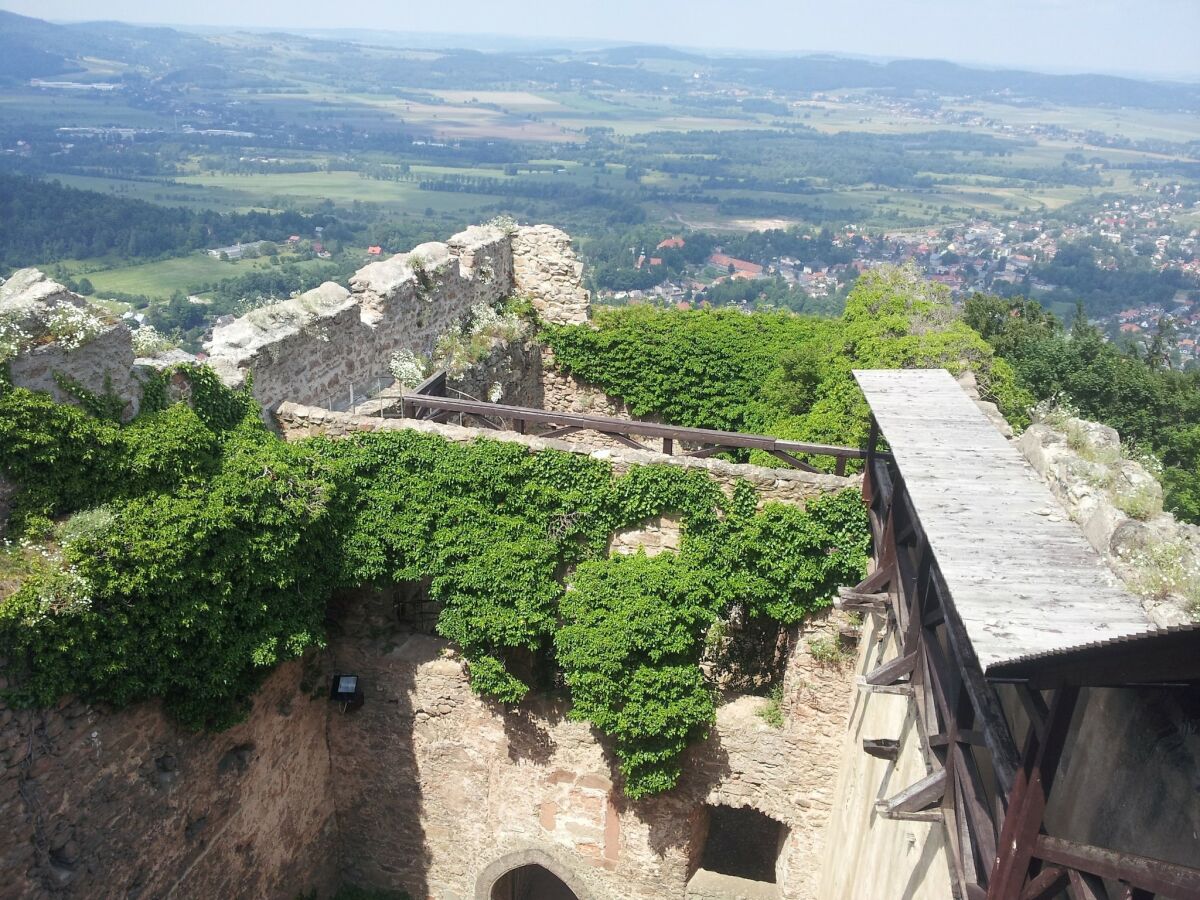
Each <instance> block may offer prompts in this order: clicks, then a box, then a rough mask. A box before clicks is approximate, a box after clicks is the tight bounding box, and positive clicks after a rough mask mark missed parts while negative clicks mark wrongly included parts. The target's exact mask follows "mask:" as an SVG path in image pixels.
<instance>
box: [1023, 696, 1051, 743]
mask: <svg viewBox="0 0 1200 900" xmlns="http://www.w3.org/2000/svg"><path fill="white" fill-rule="evenodd" d="M1017 697H1018V698H1019V699H1020V701H1021V706H1023V707H1025V714H1026V715H1027V716H1029V724H1030V725H1031V726H1032V727H1033V730H1034V732H1035V733H1036V734H1037V736H1038V739H1039V740H1041V739H1042V737H1044V736H1045V733H1046V719H1047V718H1048V717H1049V715H1050V708H1049V707H1048V706H1046V701H1045V700H1044V699H1043V698H1042V695H1041V692H1039V691H1036V690H1034V689H1033V688H1031V687H1030V686H1029V685H1027V684H1022V685H1018V686H1017Z"/></svg>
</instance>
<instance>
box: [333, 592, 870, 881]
mask: <svg viewBox="0 0 1200 900" xmlns="http://www.w3.org/2000/svg"><path fill="white" fill-rule="evenodd" d="M346 603H347V606H346V608H343V609H342V610H341V612H340V614H339V617H338V619H339V630H340V633H339V634H337V635H335V636H334V637H333V638H332V640H331V642H330V654H331V657H332V661H333V665H334V666H335V667H336V668H337V670H339V671H353V672H355V673H357V674H358V675H359V676H360V678H361V679H362V680H363V684H364V685H365V690H366V702H365V704H364V706H363V707H362V709H360V710H358V711H355V712H350V713H347V714H345V715H344V716H343V715H340V714H336V713H335V714H334V715H333V717H332V719H331V723H330V747H331V751H332V754H333V757H334V758H335V759H339V760H345V761H346V765H345V766H344V769H343V773H342V775H341V777H339V779H338V789H337V791H336V798H337V804H338V822H339V824H340V828H341V835H342V847H343V866H344V868H343V874H344V875H345V877H346V878H347V879H348V880H350V881H352V882H355V883H358V884H362V885H369V886H374V887H379V888H387V889H405V890H408V891H409V892H410V893H411V894H412V895H413V896H414V897H426V896H429V897H445V898H449V897H457V898H472V897H487V896H488V891H489V890H490V888H491V885H492V883H493V881H494V880H495V878H496V877H498V876H499V875H500V874H502V873H503V871H505V869H506V868H509V867H511V866H512V865H515V864H517V863H519V862H522V861H534V862H541V863H542V864H544V865H546V866H547V867H550V868H552V870H553V871H556V872H557V873H559V874H560V875H561V876H563V877H564V880H566V881H567V882H568V884H571V885H573V886H575V887H576V888H577V893H578V895H579V896H580V898H581V900H582V898H584V897H588V898H593V900H609V898H611V900H618V898H620V900H624V898H632V897H642V898H647V900H649V898H663V897H684V896H685V895H688V884H689V880H690V879H692V877H693V876H694V875H695V874H696V871H697V867H698V865H699V861H700V858H701V855H702V850H703V844H704V839H705V834H706V830H707V824H706V821H707V813H706V805H709V804H721V805H729V806H738V807H750V808H753V809H757V810H759V811H760V812H763V813H765V814H767V815H769V816H771V817H772V818H774V819H776V820H777V821H779V822H782V823H783V824H784V825H785V826H787V828H788V832H787V837H786V839H785V841H784V844H783V847H782V848H781V852H780V856H779V863H778V873H779V879H780V882H779V886H778V889H777V891H778V896H780V897H782V898H797V900H799V898H810V897H814V896H817V895H816V894H815V893H814V891H815V886H816V874H817V870H818V862H819V859H820V856H821V852H822V848H823V834H824V828H825V825H826V822H827V820H828V817H829V812H830V809H831V807H832V802H833V789H832V787H833V782H834V778H835V776H836V771H837V767H838V754H839V749H840V746H841V735H842V729H843V726H844V722H845V718H846V715H847V711H848V708H849V702H850V697H851V694H852V687H851V685H850V683H849V673H848V672H847V671H843V670H841V669H839V668H837V667H828V666H825V665H822V664H820V663H817V662H816V661H815V660H814V659H813V658H812V656H811V654H810V653H809V652H808V638H809V637H811V636H812V635H823V634H825V633H826V632H827V631H828V628H829V626H828V624H827V623H826V622H824V621H817V622H814V623H813V624H812V625H811V626H810V627H809V629H808V631H807V632H806V634H804V635H802V636H800V637H798V638H797V639H796V641H795V644H794V648H793V653H792V654H791V657H790V660H789V668H788V672H787V676H786V678H785V682H784V684H785V689H784V696H785V701H784V708H785V723H784V725H783V727H781V728H774V727H772V726H770V725H768V724H767V723H766V721H764V719H763V718H762V717H761V716H760V715H759V714H758V713H759V711H760V710H761V708H762V706H763V705H764V704H766V703H767V701H766V700H765V699H763V698H756V697H743V698H740V699H737V700H735V701H733V702H730V703H726V704H724V705H722V706H721V707H720V708H719V710H718V714H717V724H716V726H715V728H714V730H713V732H712V734H711V736H710V737H709V739H708V740H707V741H705V742H704V743H702V744H701V745H699V746H697V747H694V748H693V749H692V750H691V751H689V753H688V758H687V759H686V761H685V763H684V772H685V775H684V778H683V781H682V782H681V784H680V786H679V787H678V788H677V789H676V790H674V791H671V792H670V793H668V794H665V795H662V796H659V797H655V798H651V799H648V800H644V801H640V802H636V803H635V802H631V801H629V800H627V799H625V798H624V797H623V795H622V794H621V792H620V789H619V775H618V774H617V773H616V771H615V767H614V761H613V759H612V758H611V757H610V756H609V755H608V754H607V753H606V752H605V750H604V747H603V745H602V743H601V741H600V740H599V739H598V737H597V735H596V734H595V733H594V732H593V731H592V730H591V728H590V727H589V726H588V725H587V724H586V723H581V722H572V721H570V720H569V719H568V718H567V717H566V712H567V708H566V706H565V705H564V704H563V703H562V702H561V701H555V700H552V699H545V698H541V699H537V700H534V701H530V702H529V703H527V704H525V705H523V706H522V707H520V708H518V709H515V710H505V709H504V708H502V707H498V706H495V705H492V704H488V703H486V702H484V701H481V700H480V699H479V698H477V697H476V696H475V695H474V694H472V693H471V690H470V687H469V685H468V683H467V678H466V674H465V671H464V667H463V664H462V662H461V660H460V659H459V658H458V657H457V656H456V654H454V652H453V651H452V650H451V648H449V647H448V646H447V645H446V643H445V642H444V641H441V640H438V639H436V638H432V637H428V636H423V635H416V634H411V633H408V632H407V631H405V630H404V628H403V627H402V626H400V625H399V624H398V622H397V620H396V617H395V615H394V614H393V613H392V611H391V605H390V601H389V600H388V598H387V597H386V596H385V595H383V594H373V593H372V592H361V593H360V594H358V595H356V596H355V597H353V598H350V599H348V600H347V601H346Z"/></svg>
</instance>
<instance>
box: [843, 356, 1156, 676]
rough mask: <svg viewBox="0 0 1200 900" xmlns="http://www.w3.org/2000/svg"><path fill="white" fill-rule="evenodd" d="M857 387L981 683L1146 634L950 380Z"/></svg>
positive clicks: (1078, 537)
mask: <svg viewBox="0 0 1200 900" xmlns="http://www.w3.org/2000/svg"><path fill="white" fill-rule="evenodd" d="M854 377H855V378H856V379H857V380H858V384H859V386H860V387H861V388H862V390H863V393H864V394H865V395H866V398H867V402H868V404H870V407H871V411H872V412H873V413H874V415H875V420H876V421H877V422H878V424H879V428H880V430H881V431H882V433H883V435H884V437H886V438H887V441H888V443H889V444H890V445H891V451H892V453H893V455H894V457H895V460H896V465H897V467H898V468H899V471H900V474H901V476H902V477H903V479H904V484H905V486H906V488H907V490H908V494H909V496H910V497H911V498H912V504H913V508H914V509H915V510H916V513H917V517H918V518H919V519H920V521H921V526H922V528H923V530H924V532H925V535H926V538H927V539H928V541H929V546H930V548H931V549H932V551H933V554H934V558H935V559H936V560H937V563H938V567H939V569H940V570H941V572H942V576H943V578H944V580H945V583H946V586H947V588H948V589H949V591H950V595H951V600H952V603H953V606H954V609H955V610H956V611H957V613H958V616H959V618H960V619H961V620H962V623H963V626H964V628H965V629H966V631H967V635H968V637H969V639H970V641H971V645H972V647H973V648H974V650H975V654H976V656H977V657H978V659H979V663H980V666H981V667H982V669H983V670H984V672H987V671H988V669H989V667H991V666H994V665H997V664H1000V663H1003V662H1008V661H1012V660H1015V659H1018V658H1020V657H1024V656H1029V655H1030V654H1037V653H1048V652H1053V651H1057V650H1062V649H1066V648H1069V647H1075V646H1078V645H1080V644H1087V643H1090V642H1094V641H1103V640H1107V639H1111V638H1115V637H1119V636H1122V635H1128V634H1139V633H1143V632H1147V631H1149V630H1150V629H1151V625H1150V622H1149V620H1148V619H1147V617H1146V613H1145V611H1144V610H1143V609H1142V604H1141V602H1140V601H1139V600H1138V599H1137V598H1136V597H1134V596H1133V595H1132V594H1130V593H1129V592H1128V591H1127V590H1126V589H1125V588H1124V587H1123V586H1122V585H1121V584H1120V583H1119V581H1118V580H1117V578H1116V576H1115V575H1113V574H1112V572H1111V571H1110V570H1109V569H1108V567H1107V566H1106V565H1105V563H1104V561H1103V560H1102V559H1101V558H1100V555H1099V554H1098V553H1097V552H1096V551H1095V550H1094V549H1092V546H1091V545H1090V544H1088V542H1087V541H1086V540H1085V539H1084V537H1083V534H1082V533H1081V532H1080V530H1079V528H1078V527H1077V526H1076V525H1075V524H1074V523H1073V522H1072V521H1071V520H1070V519H1069V517H1068V516H1067V513H1066V511H1065V510H1064V509H1063V508H1062V506H1061V505H1060V504H1059V503H1058V501H1057V500H1056V499H1055V498H1054V495H1053V494H1052V493H1051V492H1050V488H1049V487H1048V486H1047V485H1046V484H1045V482H1043V481H1042V479H1041V478H1040V477H1039V476H1038V474H1037V473H1036V472H1035V471H1034V470H1033V468H1032V467H1031V466H1030V465H1029V464H1028V463H1027V462H1026V461H1025V458H1024V457H1023V456H1021V454H1020V452H1019V451H1018V450H1017V448H1016V447H1015V446H1014V445H1012V444H1011V443H1009V441H1007V440H1006V439H1005V438H1004V436H1003V435H1001V434H1000V432H999V431H997V430H996V428H995V426H993V425H992V423H991V422H989V421H988V419H987V417H986V416H985V415H984V414H983V412H982V411H981V410H980V409H979V407H977V406H976V405H975V403H974V402H973V401H972V400H971V398H970V397H968V396H967V394H966V393H965V392H964V391H963V390H962V388H960V387H959V385H958V384H957V383H956V382H955V380H954V378H953V377H951V375H950V374H949V373H948V372H946V371H945V370H944V369H879V370H867V371H856V372H855V373H854Z"/></svg>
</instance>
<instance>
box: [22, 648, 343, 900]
mask: <svg viewBox="0 0 1200 900" xmlns="http://www.w3.org/2000/svg"><path fill="white" fill-rule="evenodd" d="M300 681H301V664H300V663H298V662H295V663H289V664H286V665H283V666H281V667H279V669H277V670H276V671H275V672H274V673H273V674H272V675H271V676H270V678H268V680H267V681H266V683H265V684H264V685H263V687H262V688H261V689H260V690H259V692H258V694H257V695H256V696H255V698H254V708H253V711H252V712H251V714H250V716H249V718H248V719H247V720H246V721H245V722H243V723H242V724H240V725H237V726H235V727H233V728H231V729H230V730H228V731H225V732H222V733H220V734H194V733H191V732H187V731H185V730H183V729H182V728H180V727H178V726H177V725H174V724H173V723H171V722H170V721H169V720H168V719H167V717H166V716H165V715H164V714H163V713H162V712H161V710H160V708H159V706H158V704H156V703H143V704H139V705H137V706H132V707H130V708H128V709H124V710H119V711H111V710H105V709H102V708H99V707H93V706H91V705H89V704H86V703H83V702H81V701H79V700H68V701H64V702H63V703H60V704H59V705H58V707H57V708H54V709H48V710H36V711H31V710H15V709H8V708H5V706H4V704H3V703H2V702H0V822H3V823H4V828H2V829H0V871H3V872H4V878H3V879H2V880H0V897H3V898H18V897H19V898H23V900H34V898H51V897H67V898H81V900H96V898H122V900H125V898H138V897H141V898H170V897H176V898H180V900H182V898H193V897H280V898H288V900H291V898H293V897H295V896H296V894H297V893H298V892H300V891H301V890H309V889H311V888H313V887H316V888H328V887H329V886H331V885H332V884H333V881H334V877H335V874H336V873H335V871H334V867H333V860H334V859H335V851H336V846H335V838H336V831H335V827H334V826H335V823H334V817H333V808H334V802H333V784H332V782H331V778H330V760H329V753H328V749H327V746H326V742H325V729H326V715H327V706H328V702H327V701H326V700H325V699H323V697H322V698H321V699H317V700H314V699H311V698H310V697H309V696H308V695H307V694H306V693H304V692H303V691H302V690H301V689H300ZM321 686H322V687H324V685H323V684H322V685H321Z"/></svg>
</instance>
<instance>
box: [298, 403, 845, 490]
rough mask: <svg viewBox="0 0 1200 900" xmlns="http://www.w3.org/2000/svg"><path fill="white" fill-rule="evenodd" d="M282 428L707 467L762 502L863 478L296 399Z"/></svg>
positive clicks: (622, 465) (624, 467) (624, 465)
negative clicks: (500, 444) (487, 443)
mask: <svg viewBox="0 0 1200 900" xmlns="http://www.w3.org/2000/svg"><path fill="white" fill-rule="evenodd" d="M275 420H276V422H277V424H278V426H279V429H280V431H281V432H282V433H283V435H284V436H285V437H286V438H287V439H288V440H299V439H300V438H305V437H312V436H314V435H325V436H328V437H346V436H347V435H352V434H358V433H361V432H374V431H405V430H412V431H420V432H423V433H425V434H434V435H437V436H439V437H442V438H444V439H446V440H448V441H454V442H456V443H469V442H471V441H475V440H480V439H484V440H493V441H507V442H511V443H517V444H522V445H524V446H526V447H529V448H530V449H531V450H534V451H536V450H542V449H551V450H561V451H565V452H568V453H579V454H585V455H588V456H592V457H594V458H596V459H604V460H608V461H609V462H610V463H612V466H613V471H615V472H617V473H621V472H625V471H628V470H629V468H630V467H631V466H636V465H652V464H655V463H659V464H664V465H673V466H680V467H682V468H686V469H695V470H699V471H705V472H707V473H708V474H709V475H711V476H712V477H713V478H714V479H716V480H717V481H718V482H720V483H721V484H722V485H723V486H724V487H726V488H727V489H730V490H731V489H732V487H733V484H734V482H735V481H736V480H738V479H745V480H746V481H749V482H750V483H751V484H752V485H754V487H755V489H756V490H757V491H758V493H759V499H760V500H761V501H762V502H766V501H768V500H776V501H780V502H783V503H801V504H802V503H803V502H804V501H805V500H807V499H809V498H811V497H815V496H818V495H820V494H824V493H827V492H830V491H837V490H841V489H842V488H845V487H851V486H857V485H859V484H861V480H860V479H859V478H858V477H857V476H855V477H840V476H837V475H825V474H820V473H814V472H803V471H801V470H799V469H772V468H767V467H765V466H754V465H747V464H742V463H730V462H725V461H724V460H720V459H711V458H697V457H694V456H665V455H663V454H661V453H654V452H651V451H649V450H634V449H632V448H629V447H618V448H615V449H610V448H607V447H604V448H599V449H594V448H592V447H590V446H588V445H585V444H582V443H568V442H565V441H560V440H555V439H551V440H547V439H545V438H539V437H535V436H533V435H525V434H518V433H516V432H513V431H492V430H490V429H486V428H471V427H464V426H460V425H449V424H443V423H439V422H425V421H419V420H416V419H388V418H381V417H379V416H371V415H361V414H356V413H343V412H334V411H331V410H327V409H322V408H319V407H312V406H301V405H300V404H297V403H284V404H282V405H281V406H280V407H279V408H278V409H277V410H276V412H275Z"/></svg>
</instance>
